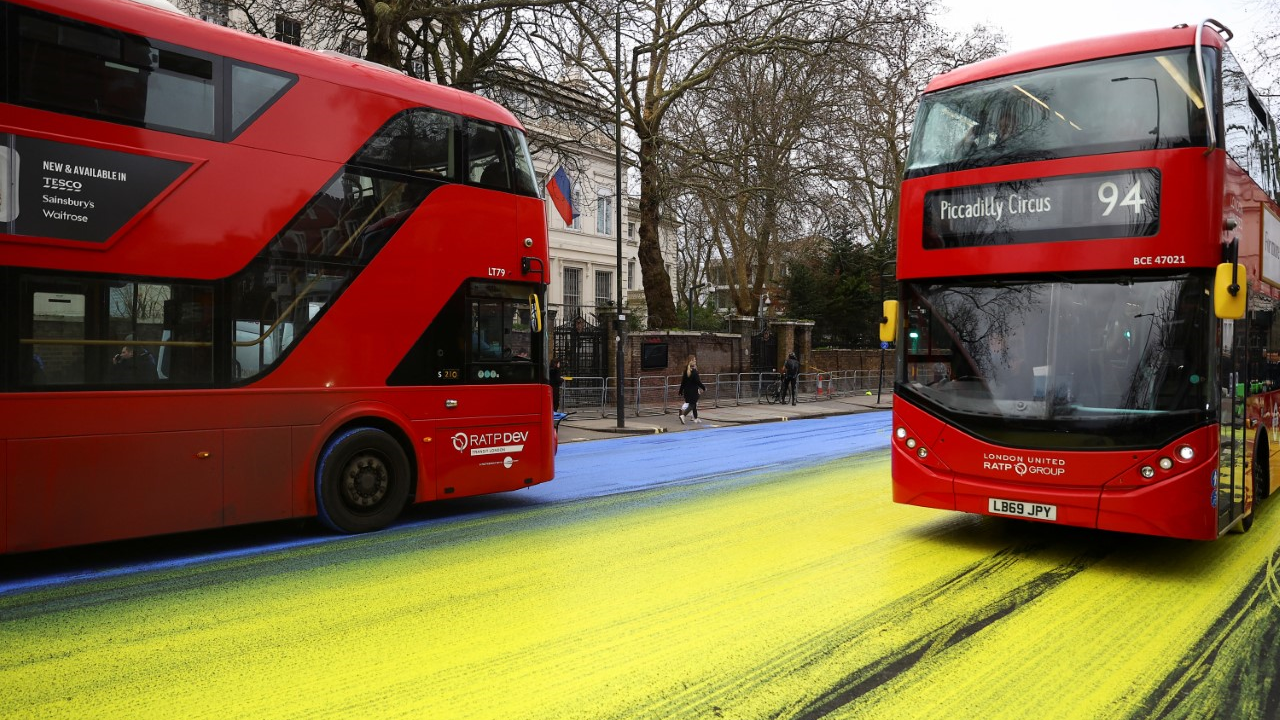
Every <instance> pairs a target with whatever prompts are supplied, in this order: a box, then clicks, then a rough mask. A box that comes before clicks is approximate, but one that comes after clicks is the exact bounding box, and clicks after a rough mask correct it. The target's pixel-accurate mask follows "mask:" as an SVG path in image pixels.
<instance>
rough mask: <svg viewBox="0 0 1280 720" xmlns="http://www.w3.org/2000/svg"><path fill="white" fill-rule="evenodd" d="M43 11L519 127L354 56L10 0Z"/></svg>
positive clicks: (61, 0) (81, 3)
mask: <svg viewBox="0 0 1280 720" xmlns="http://www.w3.org/2000/svg"><path fill="white" fill-rule="evenodd" d="M11 1H12V2H14V3H15V4H18V5H25V6H27V7H31V8H34V9H37V10H43V11H45V12H49V13H53V14H57V15H65V16H67V17H71V18H75V19H79V20H85V21H88V22H92V23H95V24H98V25H103V26H106V27H113V28H116V29H119V30H124V31H127V32H132V33H135V34H139V35H144V36H147V37H152V38H155V39H157V40H163V41H165V42H172V43H175V44H179V45H183V46H185V47H189V48H192V49H195V50H203V51H205V52H209V53H214V54H217V55H224V56H226V57H231V58H235V59H237V60H242V61H245V62H250V63H254V64H257V65H262V66H264V67H269V68H274V69H278V70H283V71H286V72H291V73H296V74H298V75H304V76H307V77H311V78H314V79H317V80H323V81H327V82H332V83H335V84H337V85H344V86H351V87H359V88H361V89H362V90H366V91H372V92H378V93H381V94H383V95H388V96H392V97H397V98H401V99H404V100H407V101H409V102H411V103H416V104H420V105H423V106H426V107H432V108H436V109H439V110H445V111H448V112H453V113H457V114H459V115H465V116H468V117H473V118H478V119H481V120H489V121H492V122H497V123H501V124H504V125H510V126H512V127H517V128H520V129H522V130H523V129H524V127H523V125H521V123H520V121H519V120H517V119H516V117H515V116H514V115H512V114H511V112H510V111H509V110H507V109H506V108H504V107H502V106H501V105H499V104H498V103H496V102H493V101H492V100H489V99H487V98H483V97H480V96H479V95H475V94H472V93H468V92H463V91H461V90H457V89H454V88H450V87H445V86H443V85H437V84H435V83H432V82H427V81H425V80H418V79H416V78H411V77H409V76H407V75H404V74H402V73H399V72H397V71H395V70H392V69H391V68H388V67H384V66H380V65H376V64H374V63H369V62H367V61H364V60H360V59H358V58H353V57H346V56H335V55H336V54H329V53H319V52H315V51H312V50H307V49H304V48H300V47H297V46H294V45H289V44H287V43H282V42H279V41H276V40H268V39H266V38H263V37H259V36H257V35H250V34H248V33H244V32H240V31H238V30H232V29H229V28H224V27H222V26H220V25H215V24H213V23H208V22H204V21H203V20H199V19H196V18H192V17H189V16H187V15H184V14H180V13H175V12H172V11H170V10H168V9H163V8H161V7H159V6H154V5H148V4H144V3H140V2H135V1H134V0H11Z"/></svg>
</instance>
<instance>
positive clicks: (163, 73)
mask: <svg viewBox="0 0 1280 720" xmlns="http://www.w3.org/2000/svg"><path fill="white" fill-rule="evenodd" d="M17 49H18V68H17V74H16V80H17V84H16V86H15V87H14V88H13V92H12V93H11V94H12V96H13V101H14V102H16V103H18V104H21V105H28V106H31V107H37V108H46V109H50V110H58V111H62V112H68V113H71V114H74V115H83V116H86V117H91V118H96V119H101V120H108V121H111V122H121V123H126V124H130V125H141V126H144V127H154V128H156V129H163V130H170V131H175V132H179V133H183V134H189V135H196V136H198V137H212V136H213V135H214V132H215V130H216V124H215V118H216V115H215V110H214V89H215V88H214V58H213V57H212V56H206V55H203V54H201V53H197V52H194V51H190V50H185V49H182V48H177V47H175V46H171V45H168V44H166V43H161V42H157V41H153V40H148V39H147V38H144V37H141V36H138V35H132V34H129V33H124V32H120V31H117V30H110V29H108V28H103V27H97V26H93V25H88V24H86V23H80V22H76V21H73V20H68V19H66V18H58V17H54V16H52V15H46V14H44V13H38V12H22V13H21V14H20V15H19V17H18V21H17Z"/></svg>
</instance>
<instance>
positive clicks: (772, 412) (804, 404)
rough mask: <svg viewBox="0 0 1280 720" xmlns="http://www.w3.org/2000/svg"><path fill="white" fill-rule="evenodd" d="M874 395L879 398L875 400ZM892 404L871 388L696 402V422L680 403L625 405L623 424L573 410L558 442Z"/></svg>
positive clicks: (884, 394)
mask: <svg viewBox="0 0 1280 720" xmlns="http://www.w3.org/2000/svg"><path fill="white" fill-rule="evenodd" d="M877 399H878V400H879V402H877ZM892 407H893V393H892V390H890V389H888V388H886V389H885V390H884V391H883V392H881V393H880V394H879V397H878V398H877V394H876V392H875V391H874V390H873V391H872V392H871V394H870V395H848V396H845V397H838V398H829V399H822V400H815V399H813V398H801V400H800V402H799V403H797V404H795V405H769V404H767V403H758V404H757V403H744V404H742V405H726V406H724V407H714V406H710V405H708V406H706V407H704V406H702V405H701V404H699V405H698V416H699V418H701V420H702V422H700V423H695V422H693V420H692V419H690V418H686V419H685V423H684V424H681V423H680V418H679V412H678V411H679V406H675V407H672V408H669V409H668V410H667V412H666V413H665V414H656V411H652V410H650V408H647V407H646V408H643V409H642V410H641V414H640V416H638V417H637V416H636V415H635V410H634V408H627V409H626V418H625V421H626V422H624V423H623V427H618V418H617V417H598V416H596V415H595V414H594V413H593V414H592V415H591V416H586V415H585V414H581V415H580V414H578V413H574V414H572V415H570V416H569V417H567V418H565V419H564V420H562V421H561V422H560V442H561V443H570V442H579V441H583V440H600V439H602V438H608V437H618V436H619V435H652V434H655V433H664V432H685V431H690V430H705V429H708V428H715V427H727V426H731V425H747V424H751V423H765V422H782V421H786V420H800V419H803V418H816V417H828V416H831V415H850V414H852V413H860V412H871V411H875V410H888V409H890V408H892Z"/></svg>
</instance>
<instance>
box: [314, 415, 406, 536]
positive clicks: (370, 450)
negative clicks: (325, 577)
mask: <svg viewBox="0 0 1280 720" xmlns="http://www.w3.org/2000/svg"><path fill="white" fill-rule="evenodd" d="M408 499H409V460H408V458H406V457H405V454H404V449H403V448H401V447H400V443H398V442H396V440H395V438H393V437H391V436H390V435H388V434H387V433H385V432H383V431H381V430H375V429H374V428H353V429H351V430H347V431H345V432H343V433H342V434H341V435H338V436H337V437H335V438H333V439H332V440H330V441H329V444H328V445H326V446H325V448H324V451H323V452H322V453H320V464H319V466H318V467H317V469H316V508H317V510H318V511H319V516H320V521H321V522H323V523H324V524H325V525H328V526H329V527H330V528H333V529H334V530H337V531H338V532H344V533H362V532H370V531H372V530H381V529H382V528H384V527H386V526H388V525H390V524H391V523H392V521H394V520H395V519H396V517H397V516H399V515H400V511H401V510H403V509H404V506H405V503H406V501H407V500H408Z"/></svg>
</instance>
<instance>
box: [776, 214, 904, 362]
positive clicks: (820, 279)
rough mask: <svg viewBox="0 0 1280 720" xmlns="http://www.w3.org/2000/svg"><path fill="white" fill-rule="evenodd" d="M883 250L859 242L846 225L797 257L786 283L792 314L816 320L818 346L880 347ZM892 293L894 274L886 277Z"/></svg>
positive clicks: (784, 285)
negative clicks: (855, 240) (800, 257)
mask: <svg viewBox="0 0 1280 720" xmlns="http://www.w3.org/2000/svg"><path fill="white" fill-rule="evenodd" d="M883 266H884V256H883V253H879V252H876V251H875V249H874V248H872V247H871V246H869V245H865V244H861V243H857V242H854V238H853V235H852V233H850V232H849V231H848V229H843V230H841V231H839V232H837V233H836V234H835V235H833V236H831V237H828V238H826V242H825V244H824V245H823V246H822V247H820V248H819V251H818V252H815V253H811V254H809V255H808V256H806V257H805V258H804V259H801V260H796V261H793V262H792V263H791V264H790V266H789V268H788V270H789V272H788V274H787V277H786V280H785V281H784V284H783V287H784V289H785V290H786V293H787V315H789V316H791V317H805V318H810V319H812V320H813V321H814V328H813V332H814V338H813V344H814V345H815V346H819V345H823V346H831V347H844V348H876V347H879V335H878V332H877V328H878V326H879V322H880V312H881V310H880V301H881V295H880V282H881V278H880V273H881V268H882V267H883ZM884 282H885V283H886V285H885V292H886V295H885V297H893V296H894V289H893V287H892V285H893V278H892V277H889V278H885V279H884Z"/></svg>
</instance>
